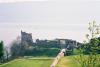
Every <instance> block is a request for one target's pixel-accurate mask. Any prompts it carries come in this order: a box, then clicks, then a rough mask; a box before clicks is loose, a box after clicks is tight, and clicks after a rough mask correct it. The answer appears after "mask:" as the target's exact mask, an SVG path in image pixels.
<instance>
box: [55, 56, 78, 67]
mask: <svg viewBox="0 0 100 67" xmlns="http://www.w3.org/2000/svg"><path fill="white" fill-rule="evenodd" d="M73 58H74V56H65V57H63V58H62V59H61V60H60V61H59V62H58V64H57V66H56V67H80V66H79V64H78V63H77V62H76V61H75V60H74V59H73Z"/></svg>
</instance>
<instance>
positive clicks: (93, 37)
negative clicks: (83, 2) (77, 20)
mask: <svg viewBox="0 0 100 67" xmlns="http://www.w3.org/2000/svg"><path fill="white" fill-rule="evenodd" d="M89 31H90V34H87V35H86V37H87V40H88V42H86V41H85V43H84V45H82V46H81V47H80V48H79V52H80V55H79V56H76V57H75V59H76V60H77V62H78V63H79V64H80V65H81V67H100V63H98V62H99V61H100V58H99V57H98V50H99V49H100V46H99V43H100V41H99V40H98V38H97V35H98V34H99V26H97V25H96V24H95V21H93V23H89ZM86 54H87V56H86Z"/></svg>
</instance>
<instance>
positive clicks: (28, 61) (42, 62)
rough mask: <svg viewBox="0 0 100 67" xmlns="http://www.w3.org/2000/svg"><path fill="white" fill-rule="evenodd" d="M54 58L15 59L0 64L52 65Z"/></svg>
mask: <svg viewBox="0 0 100 67" xmlns="http://www.w3.org/2000/svg"><path fill="white" fill-rule="evenodd" d="M52 61H53V60H52V59H44V58H43V59H42V58H39V59H36V58H35V59H34V58H32V59H15V60H13V61H11V62H8V63H6V64H3V65H0V67H50V64H51V63H52Z"/></svg>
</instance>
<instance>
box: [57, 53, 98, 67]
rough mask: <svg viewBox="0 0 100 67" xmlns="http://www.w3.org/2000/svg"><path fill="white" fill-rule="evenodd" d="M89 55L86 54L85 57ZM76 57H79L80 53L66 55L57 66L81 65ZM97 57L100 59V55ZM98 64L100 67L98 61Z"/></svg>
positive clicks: (74, 66) (78, 66)
mask: <svg viewBox="0 0 100 67" xmlns="http://www.w3.org/2000/svg"><path fill="white" fill-rule="evenodd" d="M87 56H88V55H85V56H84V58H85V59H88V58H87ZM75 57H77V58H78V59H79V55H74V56H65V57H63V58H61V60H60V61H59V62H58V64H57V65H56V67H81V66H80V64H79V63H78V62H77V60H76V59H75ZM97 57H98V60H100V55H98V56H97ZM79 60H80V59H79ZM96 64H97V66H96V67H100V62H98V61H97V62H96Z"/></svg>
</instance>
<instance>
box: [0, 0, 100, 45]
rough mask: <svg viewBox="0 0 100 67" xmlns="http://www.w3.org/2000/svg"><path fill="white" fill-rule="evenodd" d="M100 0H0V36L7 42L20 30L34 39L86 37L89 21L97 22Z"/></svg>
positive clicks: (99, 13) (80, 39) (14, 37)
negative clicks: (30, 34)
mask: <svg viewBox="0 0 100 67" xmlns="http://www.w3.org/2000/svg"><path fill="white" fill-rule="evenodd" d="M99 18H100V1H99V0H0V40H3V41H4V43H5V44H6V45H8V44H10V43H11V42H12V41H13V40H14V39H16V38H17V36H20V32H21V30H23V31H25V32H29V33H32V37H33V40H35V39H37V38H39V39H55V38H64V39H65V38H66V39H73V40H76V41H79V42H83V40H85V34H87V33H88V23H89V22H92V21H93V20H95V21H96V22H97V24H99V23H100V19H99Z"/></svg>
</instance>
